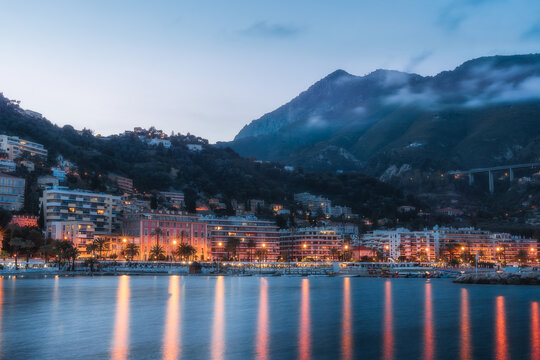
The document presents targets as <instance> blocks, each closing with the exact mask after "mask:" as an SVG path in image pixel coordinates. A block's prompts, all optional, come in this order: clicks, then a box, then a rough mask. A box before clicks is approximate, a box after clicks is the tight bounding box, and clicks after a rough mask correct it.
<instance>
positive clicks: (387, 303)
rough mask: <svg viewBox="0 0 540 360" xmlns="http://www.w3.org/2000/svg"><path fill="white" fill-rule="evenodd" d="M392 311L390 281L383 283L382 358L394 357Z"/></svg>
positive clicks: (385, 359) (387, 359) (384, 359)
mask: <svg viewBox="0 0 540 360" xmlns="http://www.w3.org/2000/svg"><path fill="white" fill-rule="evenodd" d="M393 316H394V315H393V312H392V282H391V281H390V280H386V282H385V283H384V319H383V360H390V359H393V358H394V317H393Z"/></svg>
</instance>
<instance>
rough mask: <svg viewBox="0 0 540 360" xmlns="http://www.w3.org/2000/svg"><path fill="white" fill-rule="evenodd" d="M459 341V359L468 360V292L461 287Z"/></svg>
mask: <svg viewBox="0 0 540 360" xmlns="http://www.w3.org/2000/svg"><path fill="white" fill-rule="evenodd" d="M460 326H461V342H460V359H461V360H470V359H472V354H471V319H470V316H469V293H468V292H467V289H461V319H460Z"/></svg>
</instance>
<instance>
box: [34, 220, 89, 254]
mask: <svg viewBox="0 0 540 360" xmlns="http://www.w3.org/2000/svg"><path fill="white" fill-rule="evenodd" d="M45 233H46V234H45V235H46V236H47V237H49V238H51V239H53V240H69V241H71V242H72V243H73V245H75V247H76V248H77V250H79V252H80V253H81V255H82V256H83V257H84V256H87V255H90V254H87V252H86V246H87V245H88V244H91V243H92V242H93V241H94V234H95V227H94V223H93V222H91V221H53V222H51V223H50V224H49V225H48V226H47V228H46V231H45Z"/></svg>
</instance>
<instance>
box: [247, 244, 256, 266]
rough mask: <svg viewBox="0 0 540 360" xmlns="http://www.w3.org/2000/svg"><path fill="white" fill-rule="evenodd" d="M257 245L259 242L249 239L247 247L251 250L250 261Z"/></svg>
mask: <svg viewBox="0 0 540 360" xmlns="http://www.w3.org/2000/svg"><path fill="white" fill-rule="evenodd" d="M256 247H257V243H256V242H255V240H253V239H249V240H248V242H247V248H248V252H249V262H251V257H252V255H253V249H255V248H256Z"/></svg>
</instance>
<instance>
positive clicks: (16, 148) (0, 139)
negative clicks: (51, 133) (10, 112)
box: [0, 135, 47, 160]
mask: <svg viewBox="0 0 540 360" xmlns="http://www.w3.org/2000/svg"><path fill="white" fill-rule="evenodd" d="M0 150H1V151H3V152H5V153H7V155H8V159H9V160H14V159H16V158H18V157H19V156H21V155H22V154H24V153H28V154H30V155H32V156H41V157H44V158H46V157H47V149H45V147H44V146H43V145H41V144H38V143H35V142H32V141H28V140H24V139H20V138H19V137H17V136H9V135H0Z"/></svg>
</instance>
